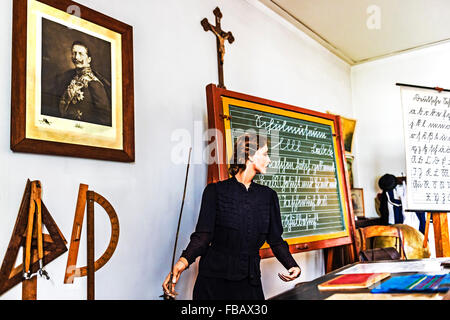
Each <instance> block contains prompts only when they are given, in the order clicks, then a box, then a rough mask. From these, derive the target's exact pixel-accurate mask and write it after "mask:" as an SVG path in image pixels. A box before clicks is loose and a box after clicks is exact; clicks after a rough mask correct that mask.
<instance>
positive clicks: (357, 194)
mask: <svg viewBox="0 0 450 320" xmlns="http://www.w3.org/2000/svg"><path fill="white" fill-rule="evenodd" d="M352 207H353V214H354V215H355V217H364V216H365V213H364V193H363V189H362V188H353V189H352Z"/></svg>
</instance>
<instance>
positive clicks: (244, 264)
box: [163, 134, 301, 300]
mask: <svg viewBox="0 0 450 320" xmlns="http://www.w3.org/2000/svg"><path fill="white" fill-rule="evenodd" d="M231 162H232V163H231V165H230V174H231V176H232V177H231V178H229V179H227V180H224V181H220V182H217V183H211V184H208V185H207V186H206V188H205V190H204V191H203V197H202V204H201V208H200V214H199V218H198V222H197V226H196V228H195V232H194V233H192V235H191V240H190V242H189V244H188V246H187V248H186V250H184V251H183V252H182V254H181V257H180V259H179V260H178V262H177V263H176V264H175V266H174V268H173V278H172V283H173V284H172V291H170V292H169V288H168V284H169V281H170V274H169V275H168V276H167V277H166V279H165V281H164V283H163V289H164V292H165V293H166V294H169V295H172V296H173V295H174V294H175V291H174V287H175V284H176V283H177V282H178V279H179V277H180V275H181V273H182V272H183V271H184V270H185V269H186V268H188V267H189V265H190V264H191V263H193V262H194V261H195V259H196V258H197V257H199V256H201V258H200V263H199V273H198V276H197V280H196V282H195V286H194V292H193V299H194V300H264V293H263V289H262V285H261V271H260V260H261V258H260V256H259V249H260V248H261V246H262V245H263V244H264V242H265V241H267V243H268V244H269V245H270V247H271V249H272V251H273V253H274V255H275V257H276V258H277V259H278V261H280V262H281V264H282V265H283V266H284V267H285V268H286V269H287V270H288V272H289V273H288V274H279V277H280V278H281V279H282V280H283V281H292V280H294V279H296V278H297V277H298V276H299V275H300V273H301V270H300V267H299V266H298V264H297V263H296V262H295V260H294V258H293V257H292V255H291V253H290V252H289V246H288V244H287V243H286V241H284V240H283V239H282V238H281V234H282V233H283V227H282V225H281V215H280V206H279V202H278V196H277V193H276V192H275V191H274V190H272V189H270V188H269V187H266V186H263V185H260V184H257V183H255V182H253V181H252V180H253V177H254V176H255V174H257V173H261V174H264V173H266V170H267V165H268V164H269V163H270V159H269V156H268V147H267V139H266V138H265V137H263V136H259V135H256V134H244V135H242V136H240V137H239V138H238V139H237V141H236V143H235V147H234V154H233V158H232V161H231Z"/></svg>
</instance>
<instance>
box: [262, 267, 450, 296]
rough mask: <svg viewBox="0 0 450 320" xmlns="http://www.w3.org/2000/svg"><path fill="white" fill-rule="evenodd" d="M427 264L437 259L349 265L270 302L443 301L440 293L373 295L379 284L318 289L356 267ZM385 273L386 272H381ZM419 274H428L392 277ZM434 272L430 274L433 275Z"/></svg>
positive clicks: (282, 294) (392, 274)
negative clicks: (336, 300) (413, 263)
mask: <svg viewBox="0 0 450 320" xmlns="http://www.w3.org/2000/svg"><path fill="white" fill-rule="evenodd" d="M414 261H418V262H427V261H435V259H422V260H408V261H376V262H356V263H353V264H350V265H347V266H345V267H342V268H340V269H337V270H335V271H333V272H330V273H328V274H326V275H324V276H322V277H319V278H317V279H315V280H313V281H310V282H303V283H299V284H297V285H296V286H295V287H294V288H293V289H291V290H288V291H286V292H283V293H281V294H279V295H276V296H274V297H272V298H270V299H269V300H325V299H346V300H385V299H390V300H393V299H402V300H407V299H439V300H441V299H443V298H444V296H445V293H444V294H443V293H439V294H380V293H376V294H371V293H370V290H371V289H372V288H373V287H375V286H377V285H378V284H379V283H376V284H374V285H373V286H371V287H369V288H367V289H358V290H351V291H350V290H336V291H320V290H319V289H318V288H317V285H319V284H321V283H323V282H325V281H328V280H331V279H333V278H334V277H336V276H337V275H338V273H340V272H342V271H345V270H346V269H349V268H351V267H354V266H356V265H360V264H379V265H380V266H381V263H383V264H384V263H386V262H389V263H405V262H414ZM444 270H447V273H450V269H444ZM380 272H384V271H380ZM417 273H427V272H401V273H393V272H391V277H392V276H399V275H413V274H417ZM431 273H432V272H430V274H431ZM387 279H389V278H386V279H384V280H383V281H386V280H387Z"/></svg>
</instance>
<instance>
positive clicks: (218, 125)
mask: <svg viewBox="0 0 450 320" xmlns="http://www.w3.org/2000/svg"><path fill="white" fill-rule="evenodd" d="M206 97H207V107H208V127H209V129H215V130H218V131H220V132H221V133H222V134H219V135H215V136H214V137H215V138H214V140H211V141H209V142H210V143H214V144H215V148H214V149H213V150H214V153H213V154H212V156H213V157H214V158H215V161H214V162H213V163H211V164H209V165H208V183H212V182H217V181H221V180H225V179H228V178H229V174H228V165H227V163H228V161H227V141H226V140H227V138H226V134H225V132H226V131H225V123H224V119H225V118H226V117H227V116H226V115H224V112H223V103H222V97H226V98H232V99H238V100H242V101H246V102H250V103H254V104H261V105H265V106H268V107H273V108H278V109H282V110H285V111H290V112H296V113H301V114H304V115H309V116H312V117H317V118H321V119H326V120H330V121H332V122H333V124H334V128H335V131H336V140H335V141H336V143H337V146H336V147H337V148H336V149H337V155H336V160H337V162H338V170H339V172H338V174H339V176H340V179H339V180H340V186H339V187H340V190H341V191H343V195H342V198H343V199H344V203H343V208H344V221H345V224H346V225H345V230H346V232H345V235H342V234H340V235H339V236H336V237H335V238H329V239H323V240H312V241H309V242H302V241H298V242H292V241H290V243H289V250H290V251H291V253H298V252H306V251H311V250H318V249H325V248H332V247H337V246H343V245H352V244H353V243H354V236H355V218H354V215H353V210H352V207H351V205H350V203H351V198H350V197H351V192H350V186H349V179H348V174H347V170H346V162H345V159H344V155H345V151H344V143H343V139H342V126H341V122H340V117H339V116H336V115H332V114H325V113H321V112H317V111H313V110H308V109H304V108H300V107H296V106H293V105H288V104H284V103H281V102H276V101H272V100H267V99H263V98H258V97H255V96H250V95H247V94H243V93H239V92H235V91H230V90H226V89H222V88H218V87H217V86H216V85H214V84H209V85H208V86H207V87H206ZM352 251H354V250H352ZM260 255H261V257H262V258H269V257H273V253H272V250H271V249H270V248H266V247H263V248H262V249H261V250H260Z"/></svg>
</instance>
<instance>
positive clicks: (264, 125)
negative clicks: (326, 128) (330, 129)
mask: <svg viewBox="0 0 450 320" xmlns="http://www.w3.org/2000/svg"><path fill="white" fill-rule="evenodd" d="M255 118H256V119H255V126H256V128H258V129H264V130H266V131H267V134H270V133H271V132H272V130H274V131H280V132H283V133H292V134H296V135H299V136H302V137H304V138H305V139H306V140H308V139H309V138H315V139H324V140H326V139H327V138H328V135H327V134H326V133H325V132H322V131H318V130H317V129H316V128H314V129H313V130H311V129H310V128H309V126H308V125H306V126H303V125H302V124H299V125H298V126H291V125H288V124H287V121H286V120H283V121H280V120H275V119H273V118H270V117H266V118H268V119H267V120H263V116H262V115H255Z"/></svg>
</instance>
